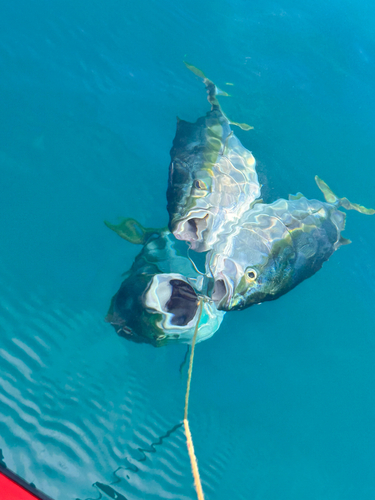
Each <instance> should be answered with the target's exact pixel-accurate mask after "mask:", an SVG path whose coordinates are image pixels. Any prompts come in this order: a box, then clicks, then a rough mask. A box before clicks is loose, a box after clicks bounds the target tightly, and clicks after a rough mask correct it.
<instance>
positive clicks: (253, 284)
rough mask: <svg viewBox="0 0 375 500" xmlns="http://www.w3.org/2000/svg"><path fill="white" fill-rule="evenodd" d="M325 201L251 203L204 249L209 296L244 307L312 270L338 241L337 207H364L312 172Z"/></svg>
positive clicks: (226, 305) (341, 241)
mask: <svg viewBox="0 0 375 500" xmlns="http://www.w3.org/2000/svg"><path fill="white" fill-rule="evenodd" d="M315 180H316V182H317V184H318V187H319V189H320V190H321V191H322V192H323V194H324V197H325V200H326V201H325V202H321V201H318V200H308V199H307V198H305V197H304V196H303V195H302V194H300V193H299V194H298V195H296V196H290V197H289V200H284V199H279V200H277V201H275V202H274V203H272V204H269V205H266V204H264V203H258V204H256V205H255V206H254V207H253V208H252V209H251V210H249V211H248V212H247V213H246V214H245V215H244V217H243V219H242V220H241V224H240V225H238V226H236V227H234V228H233V230H232V234H231V235H230V236H229V237H227V236H226V237H224V238H221V239H220V241H219V242H218V243H217V244H216V246H215V248H214V249H213V250H212V251H210V252H209V253H208V254H207V261H206V262H207V264H206V265H207V269H208V271H209V272H210V273H212V275H213V277H214V280H215V281H214V286H213V289H212V290H211V298H212V299H213V300H214V302H215V303H216V305H217V307H218V308H219V309H221V310H225V311H229V310H235V309H244V308H246V307H249V306H251V305H253V304H259V303H261V302H264V301H268V300H275V299H277V298H278V297H280V296H281V295H284V294H285V293H287V292H288V291H289V290H291V289H292V288H294V287H295V286H297V285H298V284H299V283H301V282H302V281H303V280H305V279H307V278H309V277H310V276H312V275H313V274H315V273H316V272H317V271H318V270H319V269H320V268H321V267H322V265H323V263H324V262H325V261H326V260H328V259H329V257H330V256H331V255H332V254H333V253H334V252H335V251H336V250H337V249H338V248H339V247H340V246H342V245H346V244H348V243H350V241H349V240H347V239H345V238H343V237H342V236H341V232H342V231H343V229H344V228H345V217H346V214H345V213H343V212H341V211H340V210H339V207H343V208H345V209H347V210H357V211H358V212H361V213H363V214H368V215H372V214H374V213H375V210H373V209H367V208H365V207H362V206H360V205H357V204H355V203H351V202H350V201H349V200H348V199H347V198H338V197H337V196H336V195H335V194H334V193H333V192H332V191H331V189H330V188H329V187H328V186H327V184H326V183H325V182H323V181H322V180H321V179H319V177H316V178H315Z"/></svg>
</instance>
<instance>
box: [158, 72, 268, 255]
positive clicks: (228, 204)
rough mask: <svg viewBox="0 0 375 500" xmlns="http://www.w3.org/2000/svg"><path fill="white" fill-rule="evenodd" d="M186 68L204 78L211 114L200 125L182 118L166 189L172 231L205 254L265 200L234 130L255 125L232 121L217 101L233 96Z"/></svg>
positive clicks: (251, 158)
mask: <svg viewBox="0 0 375 500" xmlns="http://www.w3.org/2000/svg"><path fill="white" fill-rule="evenodd" d="M185 65H186V66H187V68H188V69H190V70H191V71H192V72H193V73H194V74H195V75H196V76H198V77H200V78H201V79H202V80H203V82H204V84H205V86H206V90H207V94H208V101H209V103H210V104H211V110H210V111H209V112H208V113H207V114H206V115H205V116H203V117H200V118H198V120H197V121H196V122H195V123H190V122H187V121H184V120H180V119H179V118H177V130H176V135H175V138H174V140H173V146H172V149H171V151H170V155H171V162H170V165H169V177H168V189H167V210H168V213H169V229H170V231H171V232H172V233H173V234H174V236H175V237H176V238H177V239H179V240H183V241H186V242H187V243H188V244H189V245H190V248H191V249H192V250H195V251H196V252H205V251H207V250H209V249H211V248H212V246H213V245H214V243H215V242H216V240H217V235H218V234H219V233H221V232H224V231H226V230H230V228H231V227H232V226H233V225H234V224H236V223H237V221H238V220H239V219H240V217H241V216H242V215H243V214H244V213H245V212H246V211H247V210H248V209H249V208H250V207H251V205H252V203H253V202H254V201H255V200H257V199H258V198H259V197H260V195H261V185H260V183H259V180H258V176H257V172H256V161H255V158H254V156H253V155H252V153H251V152H250V151H248V150H247V149H246V148H245V147H244V146H243V145H242V144H241V142H240V141H239V139H238V138H237V137H236V136H235V135H234V133H233V131H232V129H231V125H237V126H239V127H240V128H242V129H243V130H249V129H250V128H252V127H250V126H249V125H247V124H245V123H236V122H232V121H231V120H229V118H227V116H226V115H225V114H224V112H223V111H222V109H221V107H220V104H219V101H218V99H217V96H220V95H224V96H225V95H228V94H226V93H225V92H223V91H221V90H220V89H218V88H217V87H216V85H215V84H214V83H213V82H212V81H211V80H209V79H208V78H206V76H205V75H204V74H203V73H202V71H200V70H199V69H197V68H195V67H194V66H192V65H190V64H188V63H185Z"/></svg>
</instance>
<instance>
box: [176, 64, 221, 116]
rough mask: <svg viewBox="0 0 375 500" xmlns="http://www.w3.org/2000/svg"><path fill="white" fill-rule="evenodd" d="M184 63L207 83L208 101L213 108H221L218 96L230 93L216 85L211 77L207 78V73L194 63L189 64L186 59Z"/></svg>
mask: <svg viewBox="0 0 375 500" xmlns="http://www.w3.org/2000/svg"><path fill="white" fill-rule="evenodd" d="M184 64H185V66H186V67H187V69H189V70H190V71H192V72H193V73H194V75H195V76H198V77H199V78H202V80H203V83H204V84H205V86H206V89H207V94H208V97H207V99H208V102H209V103H210V104H211V106H212V108H213V109H215V108H218V109H221V107H220V104H219V101H218V100H217V97H216V96H218V95H221V96H225V97H228V96H229V94H227V93H226V92H224V91H223V90H220V89H219V88H218V87H216V85H215V84H214V82H212V81H211V80H210V79H209V78H207V77H206V75H205V74H204V73H203V71H201V70H200V69H198V68H196V67H195V66H193V65H192V64H189V63H188V62H186V61H184Z"/></svg>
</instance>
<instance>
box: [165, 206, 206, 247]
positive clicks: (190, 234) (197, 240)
mask: <svg viewBox="0 0 375 500" xmlns="http://www.w3.org/2000/svg"><path fill="white" fill-rule="evenodd" d="M210 222H211V215H210V214H209V213H207V212H206V211H199V212H192V213H190V214H189V216H188V217H184V218H183V219H180V220H177V221H175V222H172V224H171V227H172V233H173V235H174V237H175V238H176V239H177V240H183V241H187V242H189V243H190V247H191V249H192V250H196V249H197V248H198V247H200V246H201V245H202V244H203V243H204V239H205V238H204V234H202V233H203V232H204V231H205V230H206V229H207V228H208V227H209V226H210Z"/></svg>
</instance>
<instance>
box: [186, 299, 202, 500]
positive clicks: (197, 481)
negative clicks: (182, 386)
mask: <svg viewBox="0 0 375 500" xmlns="http://www.w3.org/2000/svg"><path fill="white" fill-rule="evenodd" d="M198 305H199V314H198V319H197V324H196V325H195V330H194V335H193V341H192V343H191V353H190V361H189V371H188V381H187V387H186V395H185V414H184V427H185V434H186V441H187V449H188V453H189V457H190V463H191V470H192V472H193V477H194V484H195V489H196V492H197V496H198V500H204V496H203V490H202V484H201V479H200V477H199V470H198V462H197V458H196V456H195V453H194V446H193V439H192V437H191V432H190V428H189V422H188V408H189V394H190V382H191V372H192V370H193V360H194V349H195V341H196V339H197V333H198V328H199V322H200V320H201V316H202V308H203V305H202V300H200V302H199V303H198Z"/></svg>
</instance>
